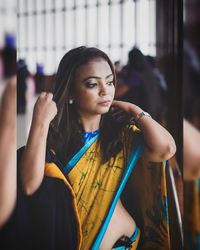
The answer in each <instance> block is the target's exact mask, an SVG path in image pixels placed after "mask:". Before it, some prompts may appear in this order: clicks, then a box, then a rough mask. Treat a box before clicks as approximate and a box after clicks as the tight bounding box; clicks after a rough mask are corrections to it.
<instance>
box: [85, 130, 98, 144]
mask: <svg viewBox="0 0 200 250" xmlns="http://www.w3.org/2000/svg"><path fill="white" fill-rule="evenodd" d="M82 135H83V140H84V143H85V144H86V143H87V142H88V141H89V140H90V139H92V138H93V137H95V136H96V135H99V129H98V130H96V131H93V132H83V133H82Z"/></svg>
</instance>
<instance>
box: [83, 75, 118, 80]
mask: <svg viewBox="0 0 200 250" xmlns="http://www.w3.org/2000/svg"><path fill="white" fill-rule="evenodd" d="M111 76H113V74H110V75H108V76H106V77H105V79H107V78H109V77H111ZM91 78H95V79H98V80H100V79H102V77H99V76H88V77H86V78H85V79H83V81H82V82H85V81H87V80H89V79H91Z"/></svg>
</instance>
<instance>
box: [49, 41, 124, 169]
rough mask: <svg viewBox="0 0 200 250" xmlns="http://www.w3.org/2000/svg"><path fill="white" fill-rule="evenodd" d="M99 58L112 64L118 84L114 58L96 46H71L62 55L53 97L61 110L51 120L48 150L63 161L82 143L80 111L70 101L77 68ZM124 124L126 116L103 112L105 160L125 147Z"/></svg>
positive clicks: (102, 136) (102, 143) (102, 144)
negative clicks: (122, 136) (71, 47)
mask: <svg viewBox="0 0 200 250" xmlns="http://www.w3.org/2000/svg"><path fill="white" fill-rule="evenodd" d="M98 58H102V59H104V60H105V61H107V62H108V64H109V65H110V68H111V71H112V73H113V76H114V80H113V82H114V85H115V84H116V75H115V70H114V66H113V64H112V62H111V60H110V59H109V57H108V56H107V55H106V54H105V53H104V52H103V51H101V50H99V49H97V48H94V47H90V48H87V47H85V46H81V47H78V48H75V49H72V50H70V51H69V52H67V53H66V54H65V55H64V56H63V58H62V59H61V61H60V64H59V67H58V71H57V74H56V77H55V88H54V98H53V99H54V101H55V102H56V105H57V108H58V113H57V115H56V116H55V118H54V119H53V121H52V122H51V124H50V128H49V134H48V139H47V150H50V149H52V150H54V151H55V153H56V156H57V157H58V158H59V160H60V162H61V163H62V164H64V165H65V164H66V163H67V162H68V161H69V159H70V158H71V157H72V156H73V155H74V154H75V153H76V152H77V151H78V150H79V149H80V148H81V146H82V145H83V140H82V135H81V133H82V132H83V127H82V124H81V122H80V118H79V115H78V112H77V110H76V107H75V105H73V104H69V98H70V96H71V94H72V92H73V88H74V81H75V76H76V72H77V70H78V69H79V68H80V67H81V66H82V65H84V64H86V63H88V62H89V61H91V60H94V59H98ZM125 124H126V122H124V119H122V120H120V119H119V120H117V119H116V117H115V118H113V116H112V112H111V111H109V112H108V113H106V114H104V115H102V119H101V126H100V138H99V144H100V149H101V153H102V162H106V161H107V160H109V159H110V158H111V157H112V156H115V155H116V154H117V153H118V152H119V151H120V150H121V149H122V141H121V136H120V135H121V132H122V129H123V127H124V126H125Z"/></svg>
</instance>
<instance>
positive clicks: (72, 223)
mask: <svg viewBox="0 0 200 250" xmlns="http://www.w3.org/2000/svg"><path fill="white" fill-rule="evenodd" d="M122 138H123V148H122V150H121V151H120V152H119V153H118V154H117V156H116V157H112V158H111V159H110V160H109V161H108V162H106V163H104V164H102V162H101V153H100V148H99V143H98V139H97V140H96V141H95V140H94V141H93V143H92V144H91V145H89V144H87V145H89V146H88V148H86V150H85V152H84V151H83V150H80V152H81V154H79V153H80V152H77V154H78V155H79V158H77V157H75V158H76V159H75V161H74V159H73V161H70V162H73V163H74V165H73V164H71V165H70V164H68V165H69V166H70V169H69V171H66V166H61V165H59V164H58V163H59V160H58V159H57V158H56V155H55V154H53V153H52V152H50V157H48V159H47V162H46V165H45V177H44V180H43V182H42V184H41V186H40V187H39V189H38V191H37V192H36V193H35V194H34V195H33V196H29V197H26V196H25V195H24V194H23V192H22V191H21V189H20V197H21V198H20V204H19V205H18V207H19V208H18V210H17V219H18V221H19V222H20V223H19V225H20V227H21V229H20V231H21V232H22V233H21V234H20V238H23V237H24V238H27V239H28V241H27V240H26V243H27V244H26V247H24V248H23V247H21V248H20V249H32V248H28V246H29V245H30V244H33V246H34V247H35V249H40V247H39V246H38V245H37V242H38V239H39V240H40V241H42V242H43V243H42V249H43V250H47V249H48V250H51V249H52V250H53V249H56V250H62V249H63V250H64V249H67V250H68V249H69V250H75V249H80V250H91V249H92V250H97V249H99V246H100V243H101V241H102V238H103V236H104V234H105V232H106V229H107V227H108V224H109V221H110V219H111V216H112V213H113V211H114V208H115V206H116V204H117V201H118V200H119V198H120V199H121V201H122V203H123V205H124V206H125V208H126V209H127V211H128V212H129V213H130V215H131V216H132V217H133V219H134V220H135V221H136V224H137V226H138V228H139V230H140V239H139V237H138V238H137V240H136V242H135V243H134V244H133V246H132V248H131V249H132V250H133V249H142V250H145V249H148V250H151V249H152V250H153V249H159V250H168V249H170V240H169V225H168V223H169V220H168V207H167V192H166V182H165V166H164V163H149V162H146V161H145V160H144V159H143V158H142V156H140V155H141V152H142V147H141V145H142V144H143V137H142V135H141V133H140V131H139V130H138V129H137V128H136V127H134V126H131V127H128V128H126V129H125V130H124V133H123V136H122ZM92 139H94V138H92ZM92 139H91V140H92ZM75 156H77V155H75ZM68 165H67V166H68ZM22 221H23V223H22ZM37 229H38V232H37ZM138 240H139V242H138ZM138 244H139V245H138ZM20 246H25V245H24V244H21V245H20ZM38 247H39V248H38ZM33 249H34V248H33Z"/></svg>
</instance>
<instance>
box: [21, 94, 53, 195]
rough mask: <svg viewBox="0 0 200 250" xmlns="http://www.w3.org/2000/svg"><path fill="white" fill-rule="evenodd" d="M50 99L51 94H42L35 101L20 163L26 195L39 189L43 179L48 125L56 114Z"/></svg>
mask: <svg viewBox="0 0 200 250" xmlns="http://www.w3.org/2000/svg"><path fill="white" fill-rule="evenodd" d="M52 98H53V95H52V94H51V93H48V94H47V93H42V94H41V95H40V96H39V98H38V100H37V101H36V104H35V107H34V111H33V118H32V123H31V129H30V132H29V136H28V141H27V144H26V147H25V150H24V153H23V156H22V159H21V161H20V173H21V179H22V185H23V188H24V191H25V193H26V194H27V195H31V194H33V193H34V192H35V191H36V190H37V189H38V188H39V186H40V184H41V182H42V180H43V177H44V166H45V155H46V141H47V135H48V130H49V124H50V122H51V120H52V119H53V118H54V117H55V115H56V113H57V108H56V104H55V102H54V101H52Z"/></svg>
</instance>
